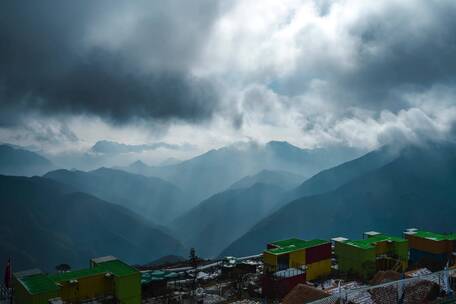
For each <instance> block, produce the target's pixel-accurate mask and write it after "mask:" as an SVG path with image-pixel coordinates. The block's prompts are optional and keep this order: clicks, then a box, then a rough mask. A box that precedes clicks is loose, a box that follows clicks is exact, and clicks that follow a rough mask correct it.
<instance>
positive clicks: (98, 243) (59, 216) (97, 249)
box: [0, 176, 183, 270]
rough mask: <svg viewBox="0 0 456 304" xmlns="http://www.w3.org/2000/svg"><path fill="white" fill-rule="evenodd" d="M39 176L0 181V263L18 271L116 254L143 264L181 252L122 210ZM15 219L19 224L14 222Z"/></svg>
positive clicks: (75, 263)
mask: <svg viewBox="0 0 456 304" xmlns="http://www.w3.org/2000/svg"><path fill="white" fill-rule="evenodd" d="M73 191H74V190H73V189H71V188H70V187H68V186H65V185H62V184H60V183H58V182H55V181H52V180H49V179H45V178H41V177H33V178H26V177H10V176H0V193H1V194H2V200H0V204H1V208H2V212H0V260H2V261H6V260H7V259H8V257H12V258H13V263H14V267H15V269H17V270H21V269H27V268H32V267H39V268H42V269H43V270H52V269H53V267H54V266H55V265H57V264H60V263H68V264H70V265H71V266H72V267H82V266H86V265H87V261H88V260H89V258H92V257H96V256H103V255H115V256H117V257H119V258H121V259H124V260H126V261H128V262H130V263H144V262H148V261H151V260H153V259H156V258H159V257H161V256H164V255H168V254H171V253H173V254H179V253H182V252H183V249H182V246H181V244H180V243H179V242H178V241H176V240H175V239H173V238H172V237H170V236H169V235H167V234H165V233H163V232H162V231H161V230H160V229H158V228H157V227H155V226H153V225H152V224H150V222H148V221H147V220H145V219H143V218H142V217H140V216H138V215H135V214H134V213H132V212H130V211H128V210H127V209H125V208H123V207H120V206H117V205H113V204H110V203H108V202H105V201H102V200H100V199H98V198H95V197H93V196H91V195H88V194H85V193H80V192H73ZM19 219H20V220H19Z"/></svg>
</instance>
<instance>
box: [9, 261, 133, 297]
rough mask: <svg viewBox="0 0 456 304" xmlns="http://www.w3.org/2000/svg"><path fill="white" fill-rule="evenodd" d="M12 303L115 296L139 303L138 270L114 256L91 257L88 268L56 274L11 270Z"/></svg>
mask: <svg viewBox="0 0 456 304" xmlns="http://www.w3.org/2000/svg"><path fill="white" fill-rule="evenodd" d="M13 284H14V300H15V303H27V304H29V303H30V304H47V303H49V301H50V300H51V299H56V300H57V299H60V300H62V301H63V302H69V303H80V302H84V301H89V300H109V299H112V300H116V301H118V302H120V303H128V304H137V303H141V274H140V272H139V271H138V270H136V269H135V268H133V267H131V266H129V265H127V264H125V263H124V262H122V261H120V260H118V259H116V258H114V257H103V258H97V259H92V260H91V261H90V268H87V269H81V270H75V271H68V272H62V273H56V274H45V273H43V272H41V271H40V270H38V269H35V270H29V271H24V272H19V273H15V274H14V280H13Z"/></svg>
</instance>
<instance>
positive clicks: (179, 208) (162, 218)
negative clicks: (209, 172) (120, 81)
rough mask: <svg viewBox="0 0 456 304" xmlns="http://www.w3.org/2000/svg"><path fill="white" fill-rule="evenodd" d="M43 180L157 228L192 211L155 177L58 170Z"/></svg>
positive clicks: (110, 171)
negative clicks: (110, 205)
mask: <svg viewBox="0 0 456 304" xmlns="http://www.w3.org/2000/svg"><path fill="white" fill-rule="evenodd" d="M44 177H46V178H49V179H53V180H56V181H59V182H61V183H64V184H68V185H71V186H72V187H74V188H75V189H78V190H79V191H82V192H86V193H90V194H92V195H95V196H97V197H99V198H101V199H104V200H107V201H109V202H112V203H115V204H118V205H121V206H124V207H126V208H128V209H130V210H132V211H133V212H136V213H138V214H141V215H142V216H144V217H146V218H148V219H151V220H152V221H153V222H155V223H158V224H165V223H167V222H168V221H170V220H172V219H173V218H175V217H177V216H178V215H180V214H182V213H183V212H185V211H186V210H188V209H190V208H191V207H192V205H189V204H187V201H186V199H185V195H184V193H183V192H182V191H181V190H180V189H179V188H177V187H176V186H174V185H173V184H171V183H169V182H167V181H164V180H162V179H160V178H156V177H145V176H142V175H137V174H132V173H127V172H124V171H121V170H115V169H108V168H100V169H97V170H93V171H89V172H84V171H68V170H57V171H52V172H49V173H47V174H46V175H44Z"/></svg>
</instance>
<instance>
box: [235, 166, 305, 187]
mask: <svg viewBox="0 0 456 304" xmlns="http://www.w3.org/2000/svg"><path fill="white" fill-rule="evenodd" d="M304 180H305V178H304V177H303V176H301V175H298V174H294V173H290V172H287V171H278V170H277V171H272V170H261V171H260V172H258V173H257V174H255V175H249V176H246V177H243V178H241V179H240V180H238V181H237V182H235V183H234V184H232V185H231V187H230V189H240V188H250V187H252V186H253V185H255V184H257V183H262V184H268V185H276V186H278V187H280V188H282V189H284V190H289V189H292V188H295V187H296V186H298V185H299V184H300V183H302V182H303V181H304Z"/></svg>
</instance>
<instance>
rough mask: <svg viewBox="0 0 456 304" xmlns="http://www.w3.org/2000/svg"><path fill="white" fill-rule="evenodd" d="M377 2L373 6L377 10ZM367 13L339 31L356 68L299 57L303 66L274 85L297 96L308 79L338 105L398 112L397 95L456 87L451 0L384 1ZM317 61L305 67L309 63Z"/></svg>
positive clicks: (454, 22) (455, 21)
mask: <svg viewBox="0 0 456 304" xmlns="http://www.w3.org/2000/svg"><path fill="white" fill-rule="evenodd" d="M376 5H377V4H372V6H376ZM377 6H379V7H381V8H380V9H378V8H377V9H372V10H370V11H369V10H367V11H366V12H363V13H362V14H360V17H359V18H357V19H356V22H353V24H349V25H348V26H347V28H345V29H342V31H346V32H347V33H348V37H349V39H351V40H352V41H353V42H354V43H353V45H354V46H353V48H354V50H353V53H354V56H353V57H354V58H353V60H354V61H355V64H356V67H355V68H353V69H348V70H347V69H344V68H341V66H343V65H344V64H345V62H337V61H333V60H331V59H332V58H331V57H330V56H329V58H328V54H329V55H331V54H332V53H337V52H338V51H339V48H340V47H345V48H347V45H345V46H338V45H334V46H333V51H331V50H330V51H328V52H324V53H323V54H322V55H321V56H322V57H321V58H320V57H318V56H315V58H301V63H302V66H301V68H298V69H297V72H296V73H294V74H293V75H291V76H290V77H288V78H286V79H283V80H281V81H280V82H279V84H278V91H280V92H281V93H283V94H287V95H289V94H291V95H295V94H301V93H303V92H305V91H306V90H308V88H309V83H310V80H312V79H321V80H324V81H327V82H328V83H329V89H330V94H331V95H332V98H333V99H334V100H337V102H340V103H342V104H343V103H344V102H345V103H352V104H355V105H358V106H359V105H361V106H363V107H367V108H374V109H391V110H398V109H401V108H404V107H406V105H404V104H403V100H401V94H403V93H409V92H422V91H425V90H428V89H430V88H431V87H432V86H435V85H450V86H451V85H454V84H455V83H456V18H454V12H455V11H456V2H454V1H414V2H400V1H399V2H394V1H393V2H387V4H385V5H382V4H379V5H377ZM312 61H313V62H317V64H315V65H313V66H312V69H311V70H309V69H306V68H307V67H308V64H309V62H312Z"/></svg>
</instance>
